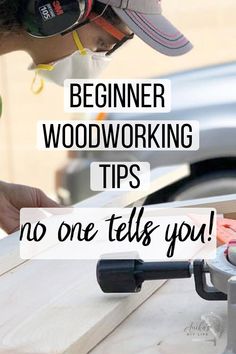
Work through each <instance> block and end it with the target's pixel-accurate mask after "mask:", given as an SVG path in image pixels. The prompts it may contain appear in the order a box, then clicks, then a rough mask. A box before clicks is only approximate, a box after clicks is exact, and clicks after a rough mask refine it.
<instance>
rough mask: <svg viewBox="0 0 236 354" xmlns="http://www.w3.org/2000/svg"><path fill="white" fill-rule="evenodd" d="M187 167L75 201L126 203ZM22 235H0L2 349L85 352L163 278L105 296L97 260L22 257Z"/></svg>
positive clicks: (26, 353) (16, 353)
mask: <svg viewBox="0 0 236 354" xmlns="http://www.w3.org/2000/svg"><path fill="white" fill-rule="evenodd" d="M187 173H188V168H187V167H186V166H178V167H170V168H164V169H158V170H157V171H155V172H154V173H152V182H151V186H150V189H149V191H146V192H145V193H143V192H142V193H133V192H130V193H127V192H125V193H110V192H104V193H101V194H100V195H98V196H95V197H93V198H90V199H89V200H87V201H85V202H83V203H81V204H79V205H77V207H86V206H87V207H88V206H97V207H98V206H101V207H107V206H109V207H111V206H117V207H125V206H127V205H130V204H132V203H134V202H136V201H137V200H139V199H140V198H143V197H145V196H146V195H147V194H149V193H152V192H154V191H155V190H157V189H158V188H162V187H164V186H166V185H168V184H169V183H171V182H174V181H176V180H178V179H180V178H182V177H184V176H186V175H187ZM18 238H19V234H18V233H16V234H15V235H13V236H9V237H8V238H7V239H4V240H1V241H0V250H1V251H0V252H1V253H0V282H1V283H0V313H1V316H0V353H4V354H8V353H9V354H54V353H57V354H59V353H66V354H75V353H76V354H77V353H79V354H85V353H87V352H88V351H89V350H90V349H92V348H93V347H94V346H95V345H96V344H97V343H98V342H100V341H101V340H102V339H103V338H104V337H105V336H107V335H108V334H109V333H110V332H112V331H113V330H114V328H115V327H116V326H118V325H119V324H120V323H121V322H122V321H123V320H124V319H125V318H127V316H128V315H129V314H130V313H132V312H133V311H134V310H135V309H136V308H137V307H138V306H139V305H140V304H141V303H142V302H143V301H145V300H146V299H147V298H148V297H149V296H150V295H151V294H152V293H153V292H154V291H155V290H157V289H158V288H159V287H160V286H162V284H163V283H164V281H158V282H152V283H147V284H146V285H145V287H144V290H143V291H142V292H141V293H139V294H134V295H132V296H130V295H121V296H112V297H110V296H106V295H104V294H103V293H102V292H101V291H100V289H99V288H98V285H97V282H96V278H95V273H96V272H95V271H96V267H95V266H96V265H95V263H91V262H86V261H84V262H81V261H28V262H25V263H22V262H23V261H22V260H21V259H20V258H19V254H18V248H19V244H18Z"/></svg>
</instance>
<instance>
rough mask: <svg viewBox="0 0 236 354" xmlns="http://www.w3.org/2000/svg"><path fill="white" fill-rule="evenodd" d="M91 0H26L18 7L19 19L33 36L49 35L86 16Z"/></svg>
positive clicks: (76, 22) (65, 28)
mask: <svg viewBox="0 0 236 354" xmlns="http://www.w3.org/2000/svg"><path fill="white" fill-rule="evenodd" d="M92 4H93V0H26V1H23V4H22V6H21V9H20V14H19V16H20V20H21V23H22V24H23V26H24V27H25V29H26V30H27V32H28V33H29V34H30V35H32V36H34V37H39V38H43V37H50V36H54V35H57V34H60V33H63V32H65V31H68V30H69V29H70V28H71V27H73V26H75V25H76V24H78V23H80V22H81V21H83V20H84V19H86V18H87V16H88V15H89V13H90V11H91V9H92Z"/></svg>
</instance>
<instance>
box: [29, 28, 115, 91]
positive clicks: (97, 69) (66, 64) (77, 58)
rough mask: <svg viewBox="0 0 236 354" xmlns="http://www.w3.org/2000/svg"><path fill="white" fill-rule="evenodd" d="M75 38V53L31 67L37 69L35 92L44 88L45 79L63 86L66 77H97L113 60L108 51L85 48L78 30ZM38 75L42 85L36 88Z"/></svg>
mask: <svg viewBox="0 0 236 354" xmlns="http://www.w3.org/2000/svg"><path fill="white" fill-rule="evenodd" d="M73 38H74V41H75V43H76V46H77V48H78V50H77V51H76V52H74V53H73V54H71V55H69V56H67V57H65V58H63V59H60V60H58V61H56V62H54V63H51V64H41V65H37V66H35V65H31V67H30V68H29V69H30V70H35V78H34V80H33V83H32V90H33V92H34V93H40V92H41V91H42V90H43V87H44V82H43V80H46V81H50V82H53V83H55V84H57V85H59V86H63V85H64V80H66V79H90V78H97V77H99V76H100V74H101V73H102V71H103V70H105V68H106V67H107V65H108V64H109V62H110V61H111V58H110V57H108V56H106V52H93V51H91V50H90V49H87V48H84V47H83V45H82V43H81V41H80V39H79V36H78V34H77V32H76V31H74V32H73ZM38 76H39V77H40V85H39V87H38V88H37V89H36V88H35V85H36V83H37V77H38Z"/></svg>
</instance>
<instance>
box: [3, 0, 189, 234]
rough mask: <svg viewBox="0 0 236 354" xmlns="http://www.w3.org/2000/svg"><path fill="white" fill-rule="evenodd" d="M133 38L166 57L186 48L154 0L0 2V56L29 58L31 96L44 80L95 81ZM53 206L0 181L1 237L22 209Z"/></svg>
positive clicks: (14, 224) (41, 197) (25, 188)
mask: <svg viewBox="0 0 236 354" xmlns="http://www.w3.org/2000/svg"><path fill="white" fill-rule="evenodd" d="M69 5H70V6H71V7H70V6H69ZM76 11H77V12H76ZM72 14H73V15H75V16H74V17H73V21H72ZM76 14H77V15H76ZM70 19H71V21H72V22H70V21H69V20H70ZM134 34H135V35H137V36H139V37H140V38H141V39H142V40H143V41H144V42H145V43H147V44H148V45H149V46H151V47H152V48H154V49H155V50H157V51H158V52H160V53H162V54H165V55H168V56H177V55H182V54H185V53H187V52H189V51H190V50H191V49H192V44H191V43H190V42H189V40H188V39H187V38H186V37H185V36H184V35H183V34H182V33H181V32H180V31H178V30H177V29H176V28H175V27H174V26H173V25H172V24H171V23H170V22H169V21H168V20H167V19H166V18H165V17H164V16H163V15H162V8H161V1H158V0H99V1H97V0H71V1H68V0H48V2H47V3H45V1H43V0H11V1H9V0H0V55H3V54H7V53H10V52H13V51H18V50H23V51H25V52H27V53H28V54H29V55H30V57H31V58H32V64H31V65H30V68H29V69H30V70H34V72H35V80H34V83H35V81H36V78H37V77H40V80H41V81H40V85H39V88H38V89H36V92H40V91H41V89H42V88H43V82H44V81H45V80H46V81H51V82H53V83H55V84H57V85H63V82H64V80H65V79H70V78H71V79H80V78H95V77H98V76H99V75H100V74H101V73H102V71H103V69H104V68H105V67H106V65H108V63H109V62H110V60H111V58H112V55H113V53H114V51H115V50H116V49H118V48H120V47H121V45H123V44H124V43H125V42H126V41H128V40H129V39H132V38H133V35H134ZM56 206H59V205H58V204H57V203H56V202H54V201H53V200H51V199H50V198H48V197H47V196H46V195H45V194H44V193H43V192H42V191H41V190H39V189H37V188H32V187H28V186H22V185H17V184H11V183H6V182H3V181H1V182H0V227H1V228H3V229H4V230H5V231H6V232H7V233H11V232H13V231H15V230H16V229H17V228H18V227H19V212H20V209H21V208H22V207H56Z"/></svg>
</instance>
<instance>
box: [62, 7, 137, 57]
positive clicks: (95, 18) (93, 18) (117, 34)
mask: <svg viewBox="0 0 236 354" xmlns="http://www.w3.org/2000/svg"><path fill="white" fill-rule="evenodd" d="M103 14H104V11H103V12H102V14H96V13H94V12H92V13H90V15H89V17H88V18H87V19H86V20H85V21H84V22H82V23H79V24H77V25H76V26H74V27H73V31H74V30H76V29H78V28H80V27H82V26H85V25H87V24H88V23H91V22H94V23H96V24H97V25H98V26H99V27H101V28H103V29H104V30H105V31H106V32H108V33H109V34H110V35H112V36H113V37H114V38H116V39H117V43H116V44H115V45H114V47H113V48H112V49H111V50H109V51H107V52H106V56H109V55H111V54H113V53H114V52H115V51H116V50H117V49H119V48H120V47H121V46H122V45H124V44H125V43H126V42H127V41H128V40H130V39H133V38H134V33H131V34H125V33H123V32H121V31H120V30H119V29H118V28H117V27H115V26H113V25H112V24H111V23H110V22H109V21H107V20H106V19H105V18H103ZM71 31H72V28H71V29H70V30H68V31H66V32H63V33H62V35H65V34H67V33H70V32H71Z"/></svg>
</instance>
